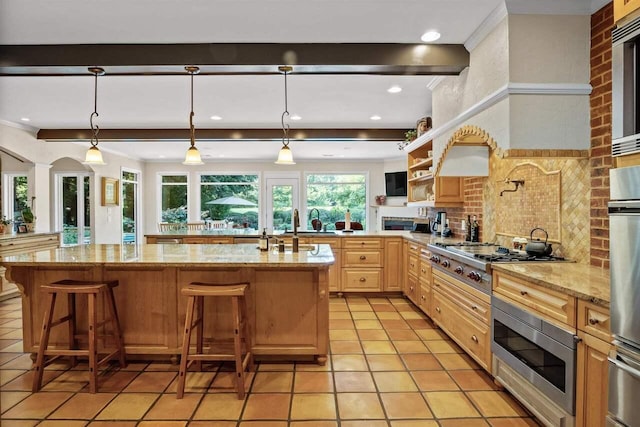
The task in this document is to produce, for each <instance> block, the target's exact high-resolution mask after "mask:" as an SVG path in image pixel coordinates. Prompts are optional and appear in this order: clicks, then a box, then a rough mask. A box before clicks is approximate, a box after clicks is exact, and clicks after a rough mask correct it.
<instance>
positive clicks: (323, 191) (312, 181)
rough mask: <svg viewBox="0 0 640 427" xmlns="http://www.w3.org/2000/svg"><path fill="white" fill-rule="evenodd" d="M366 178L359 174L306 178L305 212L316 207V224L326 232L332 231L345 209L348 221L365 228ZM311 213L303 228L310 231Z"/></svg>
mask: <svg viewBox="0 0 640 427" xmlns="http://www.w3.org/2000/svg"><path fill="white" fill-rule="evenodd" d="M366 200H367V194H366V177H365V176H364V175H361V174H344V175H340V174H313V175H308V176H307V212H310V211H311V209H313V208H316V209H318V211H320V221H322V223H323V224H325V225H326V226H327V230H335V223H336V222H337V221H344V219H345V213H346V212H347V209H349V210H350V212H351V221H354V222H360V223H362V225H363V227H366V221H365V219H366ZM315 217H316V214H315V212H314V214H313V215H310V217H309V218H307V229H309V230H311V229H312V228H313V227H312V226H311V220H312V219H314V218H315Z"/></svg>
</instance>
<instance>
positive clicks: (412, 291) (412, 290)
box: [405, 275, 420, 305]
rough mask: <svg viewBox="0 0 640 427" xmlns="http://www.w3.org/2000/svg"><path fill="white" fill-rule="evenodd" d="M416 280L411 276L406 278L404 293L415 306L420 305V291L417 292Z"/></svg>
mask: <svg viewBox="0 0 640 427" xmlns="http://www.w3.org/2000/svg"><path fill="white" fill-rule="evenodd" d="M418 287H419V285H418V279H417V278H416V277H414V276H412V275H409V276H407V289H406V291H405V295H407V297H408V298H409V299H410V300H411V302H413V303H414V304H415V305H420V303H419V301H418V298H419V294H420V291H419V290H418Z"/></svg>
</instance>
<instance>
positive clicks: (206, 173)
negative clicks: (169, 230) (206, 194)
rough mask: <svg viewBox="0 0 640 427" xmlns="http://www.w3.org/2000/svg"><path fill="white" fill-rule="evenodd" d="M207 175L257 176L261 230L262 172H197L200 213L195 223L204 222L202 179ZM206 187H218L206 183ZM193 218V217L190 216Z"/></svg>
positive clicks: (240, 183)
mask: <svg viewBox="0 0 640 427" xmlns="http://www.w3.org/2000/svg"><path fill="white" fill-rule="evenodd" d="M207 175H224V176H237V175H255V176H256V178H257V180H256V182H255V185H256V189H257V190H258V230H261V228H260V227H262V209H263V206H264V205H263V203H262V174H261V173H260V172H254V171H240V172H233V171H219V172H216V171H213V172H211V171H201V172H197V173H196V176H197V180H196V182H197V191H196V192H195V193H196V194H195V203H196V204H197V206H198V212H197V215H196V218H195V219H194V221H202V218H201V214H200V209H201V207H202V177H203V176H207ZM224 184H229V183H224ZM232 184H237V185H247V184H249V183H246V182H238V183H232ZM205 185H216V183H205ZM189 217H190V218H191V216H189Z"/></svg>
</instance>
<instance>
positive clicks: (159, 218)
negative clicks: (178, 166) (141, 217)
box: [156, 171, 192, 224]
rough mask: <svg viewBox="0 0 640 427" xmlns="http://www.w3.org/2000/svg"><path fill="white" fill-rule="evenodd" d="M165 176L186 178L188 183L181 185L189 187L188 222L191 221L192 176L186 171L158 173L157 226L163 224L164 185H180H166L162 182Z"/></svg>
mask: <svg viewBox="0 0 640 427" xmlns="http://www.w3.org/2000/svg"><path fill="white" fill-rule="evenodd" d="M164 176H186V177H187V182H186V183H180V184H179V185H186V186H187V221H190V218H191V217H190V215H191V210H192V209H191V174H190V173H189V172H185V171H161V172H157V173H156V191H157V194H158V197H157V203H156V224H159V223H161V222H162V188H163V186H164V185H178V184H165V183H163V182H162V177H164Z"/></svg>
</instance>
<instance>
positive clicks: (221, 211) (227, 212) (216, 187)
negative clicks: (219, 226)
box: [200, 175, 259, 229]
mask: <svg viewBox="0 0 640 427" xmlns="http://www.w3.org/2000/svg"><path fill="white" fill-rule="evenodd" d="M258 199H259V193H258V175H202V176H201V177H200V203H201V205H200V217H201V218H202V219H204V220H212V221H225V222H226V223H227V224H228V226H230V227H248V228H253V229H258Z"/></svg>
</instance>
